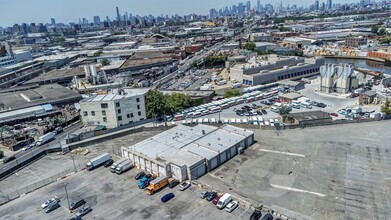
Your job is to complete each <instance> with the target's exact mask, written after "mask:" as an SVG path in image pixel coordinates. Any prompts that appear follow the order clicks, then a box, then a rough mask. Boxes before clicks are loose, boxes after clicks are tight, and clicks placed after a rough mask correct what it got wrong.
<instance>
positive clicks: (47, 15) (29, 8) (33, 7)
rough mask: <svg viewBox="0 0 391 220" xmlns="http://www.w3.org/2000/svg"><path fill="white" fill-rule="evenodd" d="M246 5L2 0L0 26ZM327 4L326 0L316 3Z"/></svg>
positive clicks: (227, 0) (290, 0) (176, 0)
mask: <svg viewBox="0 0 391 220" xmlns="http://www.w3.org/2000/svg"><path fill="white" fill-rule="evenodd" d="M240 2H243V3H246V2H247V0H243V1H240V0H214V1H210V0H198V1H196V2H191V1H186V0H166V1H161V0H144V1H142V2H139V1H127V0H114V1H107V0H83V1H80V0H55V1H52V0H36V1H34V4H32V3H31V0H17V1H9V0H5V1H3V2H1V3H0V5H1V6H2V9H3V10H2V13H0V26H2V27H9V26H12V25H14V24H21V23H44V24H46V23H51V18H54V19H55V21H56V23H65V24H67V23H69V22H78V20H79V18H87V19H88V20H89V21H90V22H93V17H94V16H97V15H98V16H100V17H101V19H102V18H106V16H109V17H110V18H111V19H116V18H117V13H116V7H118V8H119V12H120V14H121V15H124V14H125V12H128V13H132V14H133V15H149V14H152V15H154V16H156V15H161V14H163V15H166V14H168V15H175V14H178V15H184V14H190V13H196V14H202V15H207V14H208V13H209V9H211V8H215V9H220V8H222V7H225V6H228V7H229V6H232V5H233V4H235V5H237V4H238V3H240ZM250 2H251V6H252V7H254V6H256V4H257V0H252V1H250ZM280 2H281V1H273V0H266V1H263V0H261V1H260V3H261V4H262V5H264V4H268V3H270V4H273V5H275V4H278V3H280ZM314 2H315V0H314V1H305V0H285V1H283V5H284V6H287V5H288V4H289V5H293V4H296V5H297V6H309V5H310V4H313V3H314ZM319 2H325V3H326V2H327V0H324V1H322V0H321V1H319ZM353 2H359V0H335V1H333V3H353ZM140 3H141V4H140Z"/></svg>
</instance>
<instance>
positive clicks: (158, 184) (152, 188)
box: [145, 176, 168, 195]
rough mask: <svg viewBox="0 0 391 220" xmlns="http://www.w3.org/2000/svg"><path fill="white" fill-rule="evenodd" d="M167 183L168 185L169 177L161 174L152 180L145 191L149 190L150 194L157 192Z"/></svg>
mask: <svg viewBox="0 0 391 220" xmlns="http://www.w3.org/2000/svg"><path fill="white" fill-rule="evenodd" d="M167 185H168V178H167V177H164V176H161V177H158V178H156V179H154V180H152V181H151V182H150V183H149V186H148V187H147V189H146V190H145V191H146V192H147V194H148V195H152V194H154V193H155V192H157V191H158V190H159V189H162V188H163V187H165V186H167Z"/></svg>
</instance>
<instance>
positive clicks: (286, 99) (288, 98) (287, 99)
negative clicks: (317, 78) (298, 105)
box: [279, 92, 303, 103]
mask: <svg viewBox="0 0 391 220" xmlns="http://www.w3.org/2000/svg"><path fill="white" fill-rule="evenodd" d="M301 97H303V95H301V94H299V93H294V92H290V93H285V94H282V95H280V97H279V98H280V101H281V103H292V101H293V100H297V99H299V98H301Z"/></svg>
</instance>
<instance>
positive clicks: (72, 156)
mask: <svg viewBox="0 0 391 220" xmlns="http://www.w3.org/2000/svg"><path fill="white" fill-rule="evenodd" d="M71 158H72V161H73V168H74V169H75V173H76V171H77V170H76V164H75V155H72V154H71Z"/></svg>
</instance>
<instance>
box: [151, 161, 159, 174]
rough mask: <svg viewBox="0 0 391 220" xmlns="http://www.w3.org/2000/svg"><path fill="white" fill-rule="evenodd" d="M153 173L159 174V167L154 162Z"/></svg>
mask: <svg viewBox="0 0 391 220" xmlns="http://www.w3.org/2000/svg"><path fill="white" fill-rule="evenodd" d="M152 172H153V173H158V171H157V165H156V163H154V162H152Z"/></svg>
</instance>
